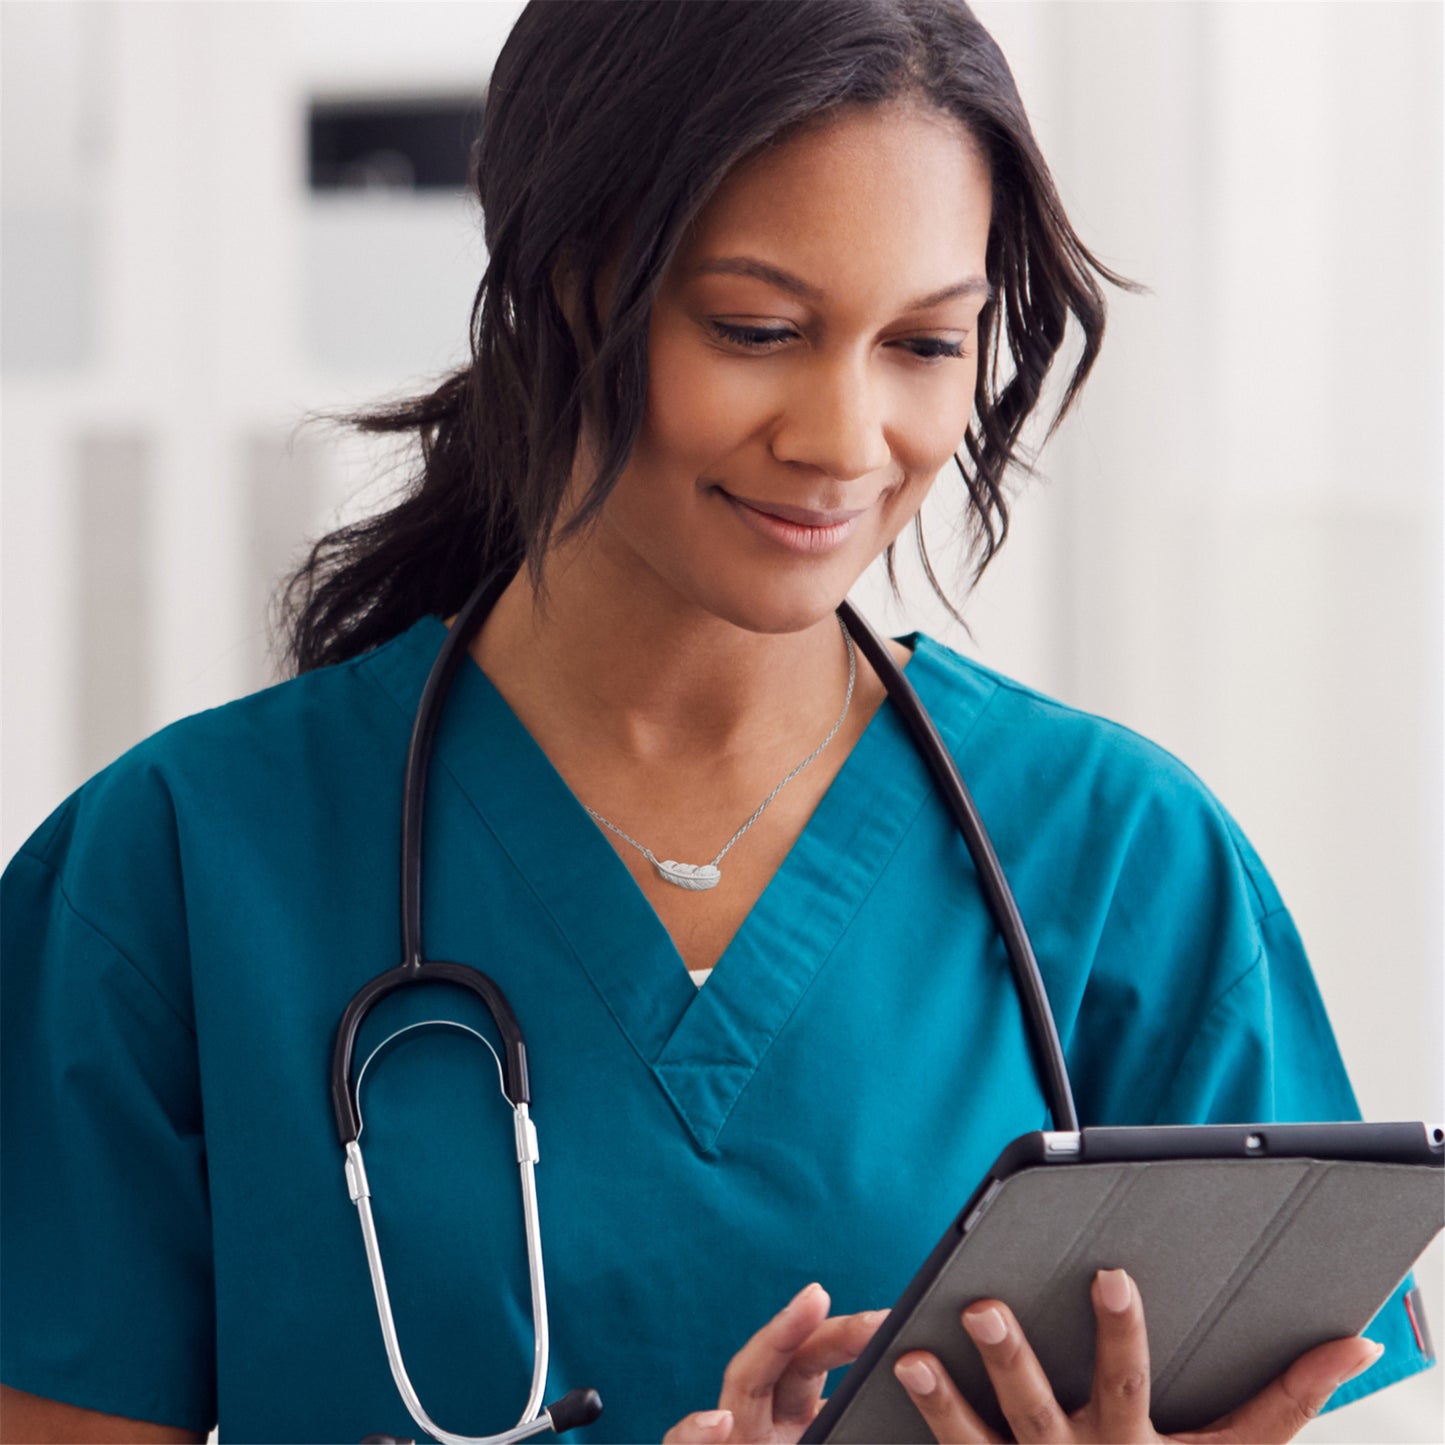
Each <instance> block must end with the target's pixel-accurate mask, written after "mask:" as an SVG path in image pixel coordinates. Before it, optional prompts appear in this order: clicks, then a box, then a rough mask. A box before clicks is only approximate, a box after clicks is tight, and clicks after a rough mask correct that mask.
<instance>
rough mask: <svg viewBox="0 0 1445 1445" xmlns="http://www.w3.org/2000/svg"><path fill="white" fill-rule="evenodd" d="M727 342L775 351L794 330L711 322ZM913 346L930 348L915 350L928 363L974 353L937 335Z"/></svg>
mask: <svg viewBox="0 0 1445 1445" xmlns="http://www.w3.org/2000/svg"><path fill="white" fill-rule="evenodd" d="M708 325H709V326H711V327H712V329H713V331H715V332H716V333H717V335H718V336H720V337H721V338H722V339H723V340H724V341H730V342H732V344H733V345H735V346H744V347H747V348H748V349H749V350H751V351H771V350H773V348H774V347H776V346H779V345H781V344H782V343H783V342H785V341H787V340H788V339H789V338H790V337H791V336H792V334H793V333H792V332H791V331H774V330H772V329H770V328H769V327H765V326H729V325H727V324H726V323H725V322H722V321H710V322H709V323H708ZM907 345H908V346H909V347H910V348H911V347H927V348H929V349H928V350H927V351H914V352H913V355H914V356H916V357H917V358H918V360H919V361H922V362H924V363H926V364H928V365H933V364H935V363H937V362H940V361H961V360H963V359H964V358H966V357H968V356H971V355H972V354H973V353H972V352H968V351H965V350H964V349H963V343H962V342H960V341H941V340H939V339H938V338H937V337H933V338H927V339H920V340H918V341H912V342H908V343H907Z"/></svg>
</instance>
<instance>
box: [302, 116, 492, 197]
mask: <svg viewBox="0 0 1445 1445" xmlns="http://www.w3.org/2000/svg"><path fill="white" fill-rule="evenodd" d="M482 108H483V106H482V101H481V99H480V98H479V97H477V96H475V95H466V96H428V97H425V98H414V99H409V100H397V99H352V100H315V101H312V102H311V105H310V110H309V119H308V156H309V161H310V166H309V169H310V184H311V189H312V190H313V191H358V190H404V191H454V190H465V189H466V187H467V175H468V165H469V158H470V151H471V145H472V142H473V141H474V140H475V139H476V138H477V136H478V134H479V133H480V132H481V128H482Z"/></svg>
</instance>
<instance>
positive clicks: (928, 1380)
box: [893, 1360, 938, 1395]
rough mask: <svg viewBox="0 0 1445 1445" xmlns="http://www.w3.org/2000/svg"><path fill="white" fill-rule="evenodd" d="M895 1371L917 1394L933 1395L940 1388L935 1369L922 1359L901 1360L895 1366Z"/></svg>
mask: <svg viewBox="0 0 1445 1445" xmlns="http://www.w3.org/2000/svg"><path fill="white" fill-rule="evenodd" d="M893 1373H894V1374H895V1375H897V1377H898V1378H899V1379H900V1380H902V1381H903V1383H904V1385H905V1386H907V1388H908V1389H910V1390H912V1391H913V1393H914V1394H915V1395H931V1394H932V1393H933V1392H934V1391H935V1390H936V1389H937V1388H938V1381H937V1380H936V1379H934V1377H933V1371H932V1370H930V1369H929V1368H928V1366H927V1365H925V1364H924V1363H923V1361H922V1360H909V1361H907V1362H906V1363H905V1362H904V1361H902V1360H900V1361H899V1362H898V1363H897V1364H896V1365H894V1367H893Z"/></svg>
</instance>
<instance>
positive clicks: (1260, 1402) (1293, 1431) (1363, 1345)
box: [1180, 1335, 1385, 1441]
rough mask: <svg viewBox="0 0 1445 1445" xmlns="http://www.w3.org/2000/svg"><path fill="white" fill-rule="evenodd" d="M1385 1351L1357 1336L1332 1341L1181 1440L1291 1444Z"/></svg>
mask: <svg viewBox="0 0 1445 1445" xmlns="http://www.w3.org/2000/svg"><path fill="white" fill-rule="evenodd" d="M1384 1352H1385V1347H1384V1346H1383V1345H1380V1344H1376V1343H1375V1341H1373V1340H1367V1339H1365V1338H1364V1337H1363V1336H1361V1335H1351V1336H1350V1337H1348V1338H1347V1339H1343V1340H1330V1341H1329V1342H1328V1343H1327V1344H1323V1345H1317V1346H1316V1347H1315V1348H1314V1349H1312V1350H1308V1351H1306V1353H1304V1354H1303V1355H1301V1356H1300V1357H1299V1359H1297V1360H1296V1361H1295V1362H1294V1364H1292V1365H1291V1366H1290V1367H1289V1369H1287V1370H1286V1371H1285V1372H1284V1374H1282V1375H1280V1376H1279V1377H1278V1378H1277V1379H1275V1380H1271V1381H1270V1383H1269V1384H1268V1385H1266V1386H1265V1387H1264V1389H1262V1390H1261V1391H1260V1392H1259V1394H1257V1395H1256V1396H1255V1397H1254V1398H1253V1399H1252V1400H1247V1401H1246V1402H1245V1403H1244V1404H1243V1405H1241V1406H1240V1407H1239V1409H1237V1410H1231V1411H1230V1413H1229V1414H1228V1415H1225V1416H1224V1417H1223V1418H1222V1419H1220V1420H1216V1421H1215V1423H1214V1424H1213V1425H1211V1426H1210V1427H1209V1429H1208V1430H1206V1431H1202V1432H1200V1433H1199V1434H1198V1435H1192V1436H1181V1437H1180V1438H1181V1439H1192V1440H1218V1441H1284V1440H1293V1439H1294V1437H1295V1436H1296V1435H1298V1434H1299V1432H1300V1431H1301V1430H1303V1429H1304V1427H1305V1426H1306V1425H1307V1424H1309V1422H1310V1421H1311V1420H1313V1419H1314V1418H1315V1416H1316V1415H1318V1414H1319V1413H1320V1411H1321V1410H1323V1409H1324V1407H1325V1401H1326V1400H1328V1399H1329V1398H1330V1396H1331V1395H1333V1394H1334V1392H1335V1391H1336V1390H1338V1389H1339V1388H1340V1386H1341V1385H1343V1384H1344V1383H1345V1381H1346V1380H1353V1379H1354V1378H1355V1376H1356V1375H1358V1374H1360V1373H1361V1372H1362V1371H1364V1370H1367V1369H1368V1368H1369V1367H1370V1366H1371V1365H1373V1364H1374V1363H1375V1361H1376V1360H1378V1359H1379V1358H1380V1356H1381V1355H1382V1354H1384Z"/></svg>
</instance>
